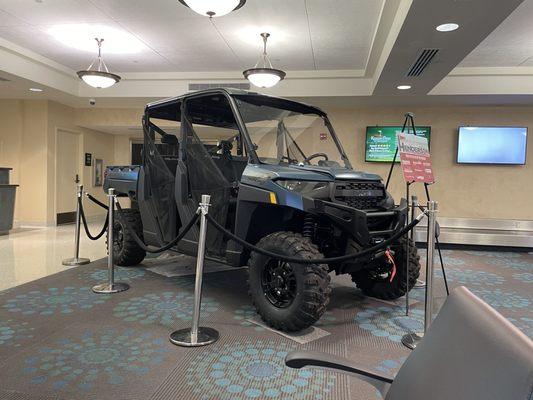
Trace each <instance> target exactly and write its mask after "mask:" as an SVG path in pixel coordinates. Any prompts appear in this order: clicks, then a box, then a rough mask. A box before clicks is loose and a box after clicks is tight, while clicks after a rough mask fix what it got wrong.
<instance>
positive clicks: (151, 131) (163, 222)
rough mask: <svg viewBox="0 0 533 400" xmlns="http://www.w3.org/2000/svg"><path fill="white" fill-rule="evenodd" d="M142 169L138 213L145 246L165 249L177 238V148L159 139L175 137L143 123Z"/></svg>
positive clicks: (146, 120)
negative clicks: (175, 183) (175, 188)
mask: <svg viewBox="0 0 533 400" xmlns="http://www.w3.org/2000/svg"><path fill="white" fill-rule="evenodd" d="M143 131H144V147H143V154H142V158H143V167H142V168H141V173H140V175H139V190H138V199H139V202H138V203H139V209H140V211H141V215H142V221H143V235H144V240H145V242H146V243H148V244H151V245H154V246H162V245H164V244H165V243H168V242H169V241H170V240H172V239H173V238H174V237H175V236H176V228H177V221H176V205H175V199H174V182H175V177H174V174H175V170H176V164H177V161H178V144H177V138H176V137H175V136H174V140H175V143H174V141H173V143H165V140H158V141H161V143H158V144H156V137H157V138H158V139H159V138H164V137H165V136H172V135H169V134H167V133H165V131H164V130H162V129H161V128H159V127H158V126H157V125H155V124H154V123H152V122H151V121H150V120H149V119H148V117H146V118H145V119H144V121H143Z"/></svg>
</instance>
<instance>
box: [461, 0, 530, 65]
mask: <svg viewBox="0 0 533 400" xmlns="http://www.w3.org/2000/svg"><path fill="white" fill-rule="evenodd" d="M460 66H461V67H518V66H533V0H525V1H524V2H523V3H522V4H521V5H520V6H518V8H517V9H516V10H515V11H514V12H513V13H512V14H511V15H510V16H509V17H508V18H507V19H506V20H505V21H503V23H502V24H501V25H500V26H498V27H497V28H496V29H495V30H494V31H493V32H492V33H491V34H490V35H488V36H487V38H486V39H485V40H483V42H482V43H481V44H480V45H479V46H477V47H476V48H475V49H474V51H472V52H471V53H470V54H469V55H468V56H467V57H466V58H465V59H464V60H463V61H462V62H461V64H460Z"/></svg>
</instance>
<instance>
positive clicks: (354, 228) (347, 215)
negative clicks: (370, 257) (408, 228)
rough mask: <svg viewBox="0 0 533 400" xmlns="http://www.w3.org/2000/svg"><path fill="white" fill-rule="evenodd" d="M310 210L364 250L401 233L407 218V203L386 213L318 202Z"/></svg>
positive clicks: (402, 201)
mask: <svg viewBox="0 0 533 400" xmlns="http://www.w3.org/2000/svg"><path fill="white" fill-rule="evenodd" d="M313 203H314V204H313V205H312V206H311V207H310V208H309V209H308V211H309V212H311V213H312V214H316V215H319V216H321V217H325V218H327V219H329V220H330V221H331V222H332V223H333V224H334V225H335V226H337V227H338V228H339V229H341V230H342V231H343V232H345V233H346V234H348V235H349V236H351V237H352V238H353V240H355V241H356V242H357V243H359V245H361V246H362V247H367V246H370V245H373V244H375V243H377V242H380V241H382V240H384V239H387V238H389V237H391V236H392V235H394V234H395V233H396V232H397V231H398V230H400V229H401V228H402V227H403V226H404V225H405V222H406V218H407V201H406V200H405V199H402V200H401V202H400V205H398V206H394V208H392V209H390V210H386V211H364V210H358V209H355V208H353V207H349V206H346V205H343V204H339V203H333V202H330V201H325V200H318V199H315V200H314V201H313Z"/></svg>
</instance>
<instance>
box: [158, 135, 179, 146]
mask: <svg viewBox="0 0 533 400" xmlns="http://www.w3.org/2000/svg"><path fill="white" fill-rule="evenodd" d="M161 143H163V144H170V145H177V144H178V138H177V137H176V136H174V135H164V136H162V137H161Z"/></svg>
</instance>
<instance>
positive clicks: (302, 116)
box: [234, 95, 350, 168]
mask: <svg viewBox="0 0 533 400" xmlns="http://www.w3.org/2000/svg"><path fill="white" fill-rule="evenodd" d="M234 97H235V99H236V102H237V106H238V108H239V111H240V113H241V116H242V119H243V121H244V124H245V125H246V129H247V131H248V134H249V136H250V141H251V142H252V146H253V148H254V149H255V152H256V153H257V156H258V158H259V160H260V161H261V162H262V163H266V164H275V165H279V164H286V165H287V164H297V165H318V166H324V167H335V166H344V167H347V168H350V163H349V161H348V159H347V158H345V157H344V156H343V151H342V148H341V147H340V143H339V142H338V139H337V137H336V136H335V132H333V130H332V129H330V127H329V124H328V123H327V120H326V118H325V115H324V114H323V113H322V112H321V111H320V110H318V109H315V108H313V107H310V106H306V105H304V104H300V103H296V102H292V101H288V100H283V99H277V98H273V97H266V96H259V95H235V96H234Z"/></svg>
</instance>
